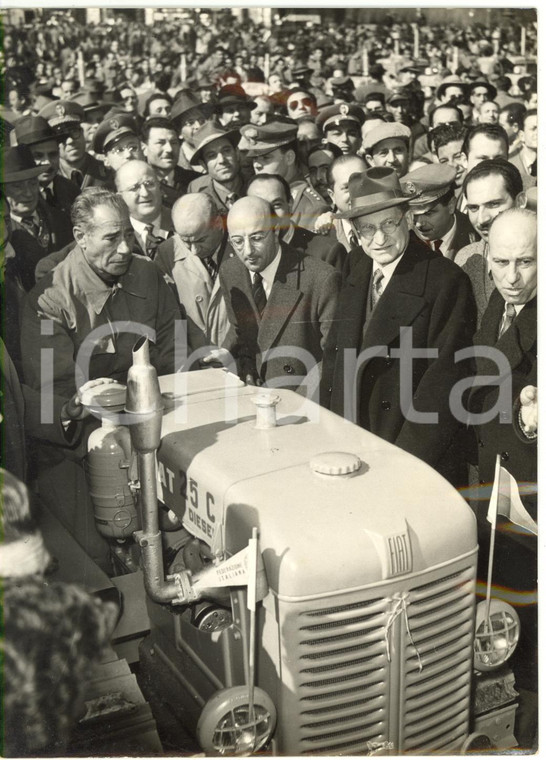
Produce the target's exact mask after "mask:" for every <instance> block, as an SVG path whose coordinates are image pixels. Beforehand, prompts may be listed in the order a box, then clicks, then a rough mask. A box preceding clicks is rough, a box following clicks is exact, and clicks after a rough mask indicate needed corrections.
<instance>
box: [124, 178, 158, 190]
mask: <svg viewBox="0 0 546 760" xmlns="http://www.w3.org/2000/svg"><path fill="white" fill-rule="evenodd" d="M156 187H157V180H155V179H144V180H142V182H137V183H136V184H135V185H131V186H130V187H126V188H125V190H122V191H121V192H122V193H138V191H139V190H142V188H144V189H145V190H155V189H156Z"/></svg>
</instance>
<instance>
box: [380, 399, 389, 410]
mask: <svg viewBox="0 0 546 760" xmlns="http://www.w3.org/2000/svg"><path fill="white" fill-rule="evenodd" d="M390 408H391V402H390V401H382V402H381V409H383V411H384V412H388V411H389V409H390Z"/></svg>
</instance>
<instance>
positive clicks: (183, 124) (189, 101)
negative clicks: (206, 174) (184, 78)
mask: <svg viewBox="0 0 546 760" xmlns="http://www.w3.org/2000/svg"><path fill="white" fill-rule="evenodd" d="M211 113H212V107H211V106H208V105H206V104H205V103H202V102H201V101H200V100H199V99H198V98H197V97H196V96H195V95H194V93H193V92H191V90H180V92H179V93H178V94H177V96H176V99H175V101H174V104H173V108H172V113H171V121H172V122H173V124H174V126H175V128H176V130H177V133H178V137H179V138H180V148H181V149H180V154H179V156H178V166H180V167H181V168H182V169H186V170H188V171H196V172H198V173H202V171H203V169H202V167H199V166H192V164H191V163H190V161H191V159H192V157H193V154H194V153H195V147H196V146H195V135H196V134H197V132H199V130H200V129H201V127H203V126H204V125H205V123H206V121H207V119H208V118H209V116H210V115H211Z"/></svg>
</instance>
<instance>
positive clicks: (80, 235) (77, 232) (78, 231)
mask: <svg viewBox="0 0 546 760" xmlns="http://www.w3.org/2000/svg"><path fill="white" fill-rule="evenodd" d="M72 232H73V233H74V240H75V241H76V243H77V244H78V245H79V246H80V248H81V249H82V251H85V232H84V231H83V230H82V228H81V227H74V229H73V230H72Z"/></svg>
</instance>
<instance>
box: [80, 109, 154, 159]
mask: <svg viewBox="0 0 546 760" xmlns="http://www.w3.org/2000/svg"><path fill="white" fill-rule="evenodd" d="M137 135H138V128H137V125H136V123H135V121H134V119H133V117H132V116H129V114H122V113H113V112H110V115H107V116H106V117H105V119H104V121H103V122H102V123H101V124H99V126H98V128H97V131H96V132H95V136H94V138H93V150H94V151H95V153H97V154H99V155H103V156H104V164H105V166H108V167H110V169H112V170H113V171H117V170H118V169H119V168H120V167H121V166H123V164H125V163H127V161H131V160H132V159H139V160H141V161H142V160H144V155H143V153H142V148H141V144H140V140H139V138H138V136H137Z"/></svg>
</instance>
